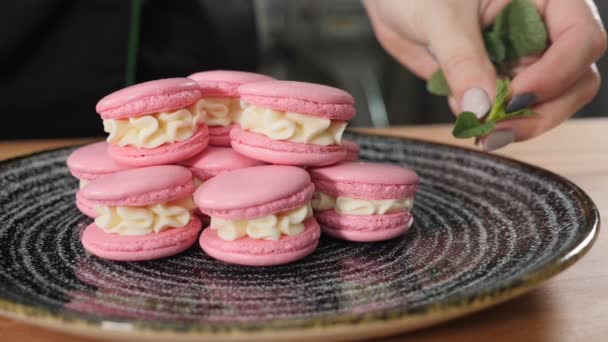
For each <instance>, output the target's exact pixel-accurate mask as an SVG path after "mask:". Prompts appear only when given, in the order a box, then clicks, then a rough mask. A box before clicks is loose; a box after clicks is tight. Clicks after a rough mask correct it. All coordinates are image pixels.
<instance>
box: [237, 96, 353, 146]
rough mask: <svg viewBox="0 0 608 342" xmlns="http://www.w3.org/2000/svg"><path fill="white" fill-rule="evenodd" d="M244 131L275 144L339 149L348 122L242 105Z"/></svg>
mask: <svg viewBox="0 0 608 342" xmlns="http://www.w3.org/2000/svg"><path fill="white" fill-rule="evenodd" d="M241 107H242V108H243V113H242V115H241V121H240V124H241V128H242V129H244V130H248V131H251V132H255V133H259V134H263V135H265V136H267V137H269V138H270V139H273V140H283V141H290V142H294V143H303V144H315V145H322V146H328V145H339V144H340V142H341V141H342V133H344V129H345V128H346V122H345V121H339V120H330V119H325V118H322V117H318V116H314V115H306V114H299V113H293V112H285V111H280V110H275V109H271V108H264V107H258V106H255V105H250V104H248V103H246V102H244V101H241Z"/></svg>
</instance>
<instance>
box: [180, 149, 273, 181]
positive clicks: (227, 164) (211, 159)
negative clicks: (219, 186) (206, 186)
mask: <svg viewBox="0 0 608 342" xmlns="http://www.w3.org/2000/svg"><path fill="white" fill-rule="evenodd" d="M179 164H180V165H183V166H186V167H188V168H190V171H192V174H193V175H194V176H196V177H197V178H199V179H201V180H206V179H209V178H211V177H214V176H217V175H219V174H220V173H223V172H227V171H232V170H237V169H242V168H246V167H252V166H261V165H265V164H266V163H264V162H262V161H259V160H255V159H251V158H248V157H245V156H244V155H242V154H239V153H237V152H236V151H234V150H233V149H231V148H230V147H217V146H209V147H207V148H206V149H205V150H204V151H203V152H201V153H199V154H198V155H196V156H194V157H192V158H190V159H188V160H185V161H183V162H180V163H179Z"/></svg>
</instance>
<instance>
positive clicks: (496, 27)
mask: <svg viewBox="0 0 608 342" xmlns="http://www.w3.org/2000/svg"><path fill="white" fill-rule="evenodd" d="M509 5H510V4H507V5H506V6H505V8H503V10H502V11H500V13H499V14H498V16H497V17H496V19H494V24H492V31H491V32H492V33H493V34H494V35H495V36H497V37H499V38H501V39H502V38H507V36H508V34H509V29H508V20H507V19H508V16H509Z"/></svg>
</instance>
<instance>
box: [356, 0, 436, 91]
mask: <svg viewBox="0 0 608 342" xmlns="http://www.w3.org/2000/svg"><path fill="white" fill-rule="evenodd" d="M364 4H365V5H366V9H367V12H368V15H369V17H370V19H371V22H372V27H373V29H374V32H375V33H376V37H377V39H378V41H379V42H380V45H382V47H383V48H384V50H386V51H387V52H388V53H389V54H390V55H391V56H393V58H395V59H396V60H397V61H398V62H399V63H401V64H402V65H404V66H405V67H407V68H408V69H410V70H411V71H412V72H413V73H415V74H416V75H417V76H418V77H421V78H424V79H428V78H430V77H431V75H433V73H434V72H435V71H436V70H437V69H439V65H438V64H437V62H435V59H434V58H433V57H432V56H431V55H430V54H429V52H428V50H427V49H426V48H425V47H424V46H422V45H419V44H416V43H414V42H412V41H410V40H408V39H407V38H404V37H403V36H402V35H400V34H398V33H396V32H395V31H393V30H392V29H391V28H390V27H389V26H388V25H386V24H385V23H384V22H383V21H382V20H380V19H379V18H378V13H377V10H376V8H375V6H373V2H371V3H370V2H367V1H366V2H364Z"/></svg>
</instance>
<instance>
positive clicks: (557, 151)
mask: <svg viewBox="0 0 608 342" xmlns="http://www.w3.org/2000/svg"><path fill="white" fill-rule="evenodd" d="M365 131H369V132H375V133H382V134H389V135H395V136H407V137H415V138H421V139H425V140H433V141H439V142H444V143H449V144H456V145H464V146H470V144H471V143H470V142H469V141H459V140H455V139H453V138H451V136H450V134H449V131H450V127H449V126H445V125H438V126H411V127H394V128H389V129H373V130H365ZM86 141H90V139H89V140H87V139H84V140H83V139H78V140H45V141H22V142H16V141H15V142H0V159H4V158H8V157H11V156H16V155H20V154H25V153H28V152H33V151H38V150H43V149H49V148H53V147H58V146H64V145H70V144H75V143H82V142H86ZM499 153H500V154H504V155H507V156H511V157H514V158H517V159H520V160H523V161H526V162H528V163H531V164H535V165H539V166H541V167H544V168H546V169H549V170H551V171H553V172H556V173H559V174H561V175H563V176H565V177H567V178H569V179H571V180H572V181H574V182H575V183H576V184H578V185H579V186H580V187H582V188H583V189H584V190H585V191H587V193H588V194H589V195H590V196H591V198H593V200H594V201H595V203H596V204H597V205H598V207H599V209H600V214H601V217H602V221H603V222H608V119H585V120H582V119H580V120H571V121H570V122H568V123H566V124H564V125H562V126H561V127H559V128H557V129H555V130H554V131H552V132H550V133H548V134H545V135H544V136H542V137H540V138H537V139H535V140H533V141H529V142H525V143H519V144H515V145H512V146H509V147H507V148H505V149H504V150H502V151H500V152H499ZM602 235H603V234H601V235H600V237H599V239H598V240H597V242H596V244H595V246H594V247H593V248H592V249H591V251H590V252H589V254H588V255H587V256H585V257H584V258H583V259H582V260H581V261H579V262H578V263H577V264H575V265H574V266H573V267H572V268H570V269H568V270H566V271H565V272H563V273H561V274H560V275H558V276H556V277H555V278H553V279H551V280H550V281H548V282H547V283H546V284H545V285H543V286H541V287H540V288H539V289H537V290H535V291H533V292H531V293H529V294H527V295H524V296H522V297H520V298H517V299H515V300H512V301H510V302H508V303H505V304H502V305H499V306H497V307H494V308H491V309H488V310H485V311H483V312H481V313H478V314H474V315H471V316H468V317H465V318H461V319H458V320H455V321H452V322H448V323H445V324H442V325H439V326H436V327H432V328H429V329H426V330H423V331H419V332H415V333H410V334H404V335H401V336H394V337H390V338H386V339H384V341H451V342H456V341H484V342H486V341H492V342H497V341H551V342H561V341H563V342H571V341H585V342H593V341H608V266H607V264H608V238H606V237H604V236H602ZM0 341H21V342H30V341H46V342H55V341H57V342H58V341H62V342H71V341H91V340H90V339H82V338H78V337H72V336H67V335H64V334H62V333H56V332H49V331H47V330H43V329H41V328H37V327H33V326H30V325H27V324H24V323H20V322H15V321H12V320H9V319H4V318H0Z"/></svg>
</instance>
